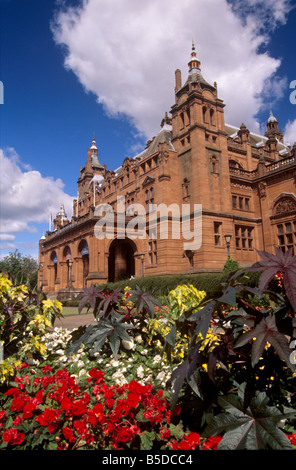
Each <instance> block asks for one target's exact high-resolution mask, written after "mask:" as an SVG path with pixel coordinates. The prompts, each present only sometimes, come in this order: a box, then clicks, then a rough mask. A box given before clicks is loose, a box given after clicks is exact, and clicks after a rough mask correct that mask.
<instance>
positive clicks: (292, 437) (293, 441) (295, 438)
mask: <svg viewBox="0 0 296 470" xmlns="http://www.w3.org/2000/svg"><path fill="white" fill-rule="evenodd" d="M286 436H287V438H288V439H289V441H290V442H291V444H292V446H296V434H286Z"/></svg>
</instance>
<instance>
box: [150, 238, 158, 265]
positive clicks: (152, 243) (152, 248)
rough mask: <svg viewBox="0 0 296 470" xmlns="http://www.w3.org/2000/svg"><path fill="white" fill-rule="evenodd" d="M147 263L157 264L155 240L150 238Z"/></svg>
mask: <svg viewBox="0 0 296 470" xmlns="http://www.w3.org/2000/svg"><path fill="white" fill-rule="evenodd" d="M148 253H149V263H150V264H151V265H152V264H157V241H156V240H152V241H149V243H148Z"/></svg>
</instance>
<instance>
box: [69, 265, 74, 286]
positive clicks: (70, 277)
mask: <svg viewBox="0 0 296 470" xmlns="http://www.w3.org/2000/svg"><path fill="white" fill-rule="evenodd" d="M72 264H73V261H72V260H71V259H69V261H68V265H69V287H72Z"/></svg>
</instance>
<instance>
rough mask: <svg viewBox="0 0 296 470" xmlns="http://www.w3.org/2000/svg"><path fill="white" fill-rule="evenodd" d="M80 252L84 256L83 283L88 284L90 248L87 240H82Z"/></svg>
mask: <svg viewBox="0 0 296 470" xmlns="http://www.w3.org/2000/svg"><path fill="white" fill-rule="evenodd" d="M78 249H79V253H80V254H81V256H82V262H83V285H84V286H85V285H86V278H87V276H88V273H89V250H88V244H87V241H86V240H82V241H81V242H80V244H79V247H78Z"/></svg>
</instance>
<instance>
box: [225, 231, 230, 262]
mask: <svg viewBox="0 0 296 470" xmlns="http://www.w3.org/2000/svg"><path fill="white" fill-rule="evenodd" d="M224 238H225V241H226V246H227V253H228V258H229V256H230V251H229V248H230V240H231V235H230V234H229V233H226V235H224Z"/></svg>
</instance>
